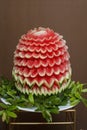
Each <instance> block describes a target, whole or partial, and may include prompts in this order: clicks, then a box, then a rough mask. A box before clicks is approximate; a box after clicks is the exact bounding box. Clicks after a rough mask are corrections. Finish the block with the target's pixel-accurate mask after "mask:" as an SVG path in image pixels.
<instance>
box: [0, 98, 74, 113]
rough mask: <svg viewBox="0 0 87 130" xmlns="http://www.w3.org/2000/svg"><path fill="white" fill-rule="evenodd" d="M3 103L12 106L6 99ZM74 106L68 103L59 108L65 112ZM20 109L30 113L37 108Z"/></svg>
mask: <svg viewBox="0 0 87 130" xmlns="http://www.w3.org/2000/svg"><path fill="white" fill-rule="evenodd" d="M1 101H2V102H3V103H4V104H10V103H9V102H7V101H6V100H5V99H4V98H1ZM72 107H74V106H71V105H70V102H68V103H67V104H66V105H65V106H59V111H64V110H67V109H70V108H72ZM18 109H19V110H22V111H28V112H36V111H35V110H36V107H32V108H26V107H19V106H18Z"/></svg>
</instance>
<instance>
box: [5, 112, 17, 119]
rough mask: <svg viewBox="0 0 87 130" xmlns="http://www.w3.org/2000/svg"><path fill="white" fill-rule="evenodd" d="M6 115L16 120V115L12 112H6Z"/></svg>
mask: <svg viewBox="0 0 87 130" xmlns="http://www.w3.org/2000/svg"><path fill="white" fill-rule="evenodd" d="M7 115H8V116H10V117H12V118H17V115H16V114H15V113H14V112H11V111H7Z"/></svg>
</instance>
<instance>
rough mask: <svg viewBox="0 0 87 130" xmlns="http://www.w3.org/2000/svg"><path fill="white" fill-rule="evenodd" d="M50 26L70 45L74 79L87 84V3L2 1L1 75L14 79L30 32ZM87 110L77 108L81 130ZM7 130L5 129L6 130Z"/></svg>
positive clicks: (85, 126) (81, 0)
mask: <svg viewBox="0 0 87 130" xmlns="http://www.w3.org/2000/svg"><path fill="white" fill-rule="evenodd" d="M38 26H43V27H50V28H52V29H53V30H55V31H56V32H59V33H60V34H62V35H63V36H64V39H65V40H66V41H67V45H68V46H69V52H70V55H71V64H72V69H73V76H72V79H73V80H76V81H78V80H79V81H80V82H82V83H85V82H87V76H86V75H87V1H86V0H0V75H5V76H7V77H9V78H11V71H12V66H13V51H14V50H15V47H16V45H17V43H18V39H19V38H20V36H21V35H22V34H24V33H26V32H27V31H28V30H29V29H32V28H34V27H38ZM86 116H87V109H86V108H85V107H83V105H82V104H80V105H79V106H78V107H77V129H78V130H80V129H81V128H82V129H84V130H86V129H87V123H86V120H87V119H86ZM4 129H5V128H4Z"/></svg>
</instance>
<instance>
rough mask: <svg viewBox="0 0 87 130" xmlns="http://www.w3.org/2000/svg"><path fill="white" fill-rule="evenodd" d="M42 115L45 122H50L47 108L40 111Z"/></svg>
mask: <svg viewBox="0 0 87 130" xmlns="http://www.w3.org/2000/svg"><path fill="white" fill-rule="evenodd" d="M42 115H43V117H44V118H45V119H46V120H47V122H52V116H51V114H50V112H49V111H48V110H45V111H42Z"/></svg>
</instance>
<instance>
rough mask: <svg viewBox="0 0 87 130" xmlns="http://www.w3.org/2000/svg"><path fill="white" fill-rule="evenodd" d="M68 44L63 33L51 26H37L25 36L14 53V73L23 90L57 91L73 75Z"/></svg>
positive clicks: (35, 92)
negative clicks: (57, 31) (55, 30)
mask: <svg viewBox="0 0 87 130" xmlns="http://www.w3.org/2000/svg"><path fill="white" fill-rule="evenodd" d="M69 58H70V56H69V53H68V47H67V45H66V41H65V40H64V39H63V37H62V36H61V35H59V34H58V33H55V32H54V31H53V30H51V29H49V28H42V27H39V28H35V29H33V30H30V31H29V32H28V33H27V34H25V35H23V36H22V37H21V39H20V40H19V43H18V45H17V47H16V50H15V52H14V66H13V71H12V73H13V76H14V78H15V82H16V87H17V88H18V89H19V90H20V91H21V92H23V93H33V94H36V95H38V94H39V95H42V94H43V95H47V94H48V95H50V94H56V93H58V92H61V91H62V90H64V89H65V88H66V87H67V86H68V83H69V81H70V78H71V65H70V61H69Z"/></svg>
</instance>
